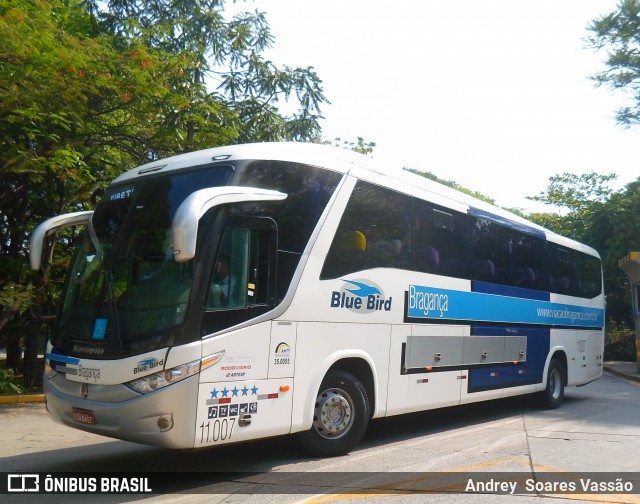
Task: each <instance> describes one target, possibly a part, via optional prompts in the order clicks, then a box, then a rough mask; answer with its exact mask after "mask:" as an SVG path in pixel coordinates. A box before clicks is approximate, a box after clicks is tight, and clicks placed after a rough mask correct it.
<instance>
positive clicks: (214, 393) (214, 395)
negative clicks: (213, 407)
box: [211, 388, 218, 399]
mask: <svg viewBox="0 0 640 504" xmlns="http://www.w3.org/2000/svg"><path fill="white" fill-rule="evenodd" d="M216 397H218V391H217V390H216V389H215V388H214V389H213V390H212V391H211V399H214V398H216Z"/></svg>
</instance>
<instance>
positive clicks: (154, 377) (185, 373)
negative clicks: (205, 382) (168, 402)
mask: <svg viewBox="0 0 640 504" xmlns="http://www.w3.org/2000/svg"><path fill="white" fill-rule="evenodd" d="M199 371H200V359H198V360H196V361H193V362H189V363H187V364H183V365H181V366H176V367H174V368H171V369H167V370H165V371H160V372H159V373H154V374H151V375H147V376H144V377H142V378H137V379H135V380H132V381H130V382H128V383H125V385H126V386H127V387H129V388H131V389H133V390H135V391H136V392H138V393H139V394H148V393H149V392H153V391H154V390H158V389H161V388H163V387H166V386H167V385H173V384H174V383H177V382H179V381H182V380H184V379H185V378H188V377H189V376H192V375H194V374H197V373H198V372H199Z"/></svg>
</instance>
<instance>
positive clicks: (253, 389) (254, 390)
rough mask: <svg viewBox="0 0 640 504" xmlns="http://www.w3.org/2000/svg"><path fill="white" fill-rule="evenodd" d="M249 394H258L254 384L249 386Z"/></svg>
mask: <svg viewBox="0 0 640 504" xmlns="http://www.w3.org/2000/svg"><path fill="white" fill-rule="evenodd" d="M251 395H258V387H256V386H255V385H254V386H253V387H251Z"/></svg>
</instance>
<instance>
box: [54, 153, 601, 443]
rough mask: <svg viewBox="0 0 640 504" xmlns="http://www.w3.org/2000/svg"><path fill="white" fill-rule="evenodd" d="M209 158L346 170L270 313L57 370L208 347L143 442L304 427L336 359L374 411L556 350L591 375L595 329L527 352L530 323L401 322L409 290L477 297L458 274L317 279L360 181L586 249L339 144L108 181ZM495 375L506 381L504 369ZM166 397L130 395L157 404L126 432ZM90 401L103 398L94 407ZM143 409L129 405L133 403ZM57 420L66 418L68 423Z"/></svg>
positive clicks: (400, 409) (163, 363)
mask: <svg viewBox="0 0 640 504" xmlns="http://www.w3.org/2000/svg"><path fill="white" fill-rule="evenodd" d="M216 156H228V158H229V159H232V160H235V159H240V160H242V159H276V160H283V161H292V162H298V163H308V164H311V165H313V166H320V167H326V168H328V169H331V170H333V171H336V172H339V173H341V174H343V175H344V178H343V180H342V182H341V184H340V185H339V189H338V193H337V194H336V195H334V197H333V198H332V200H331V201H330V203H329V205H328V207H327V209H326V210H325V211H324V214H323V217H322V218H321V219H320V221H319V224H318V226H317V228H316V229H315V231H314V232H313V234H312V235H311V239H310V241H309V243H308V245H307V248H306V249H305V251H304V254H303V255H302V257H301V259H300V261H299V265H298V268H297V270H296V271H295V274H294V277H293V281H292V283H291V287H290V288H289V291H288V292H287V294H286V296H285V297H284V299H283V300H282V301H281V303H280V304H279V305H278V306H276V307H275V308H274V309H273V310H272V311H271V312H270V313H267V314H264V315H261V316H259V317H257V318H256V319H255V320H250V321H248V322H245V323H242V324H240V325H238V326H236V327H231V328H228V329H225V330H222V331H220V332H218V333H216V334H211V335H207V336H205V337H204V338H203V339H202V341H197V342H195V343H191V344H189V345H184V346H179V347H174V348H171V349H166V348H165V349H161V350H156V351H154V352H149V353H147V354H144V355H139V356H134V357H130V358H127V359H122V360H120V361H104V360H93V359H77V360H78V362H75V361H74V362H69V363H68V364H67V366H68V367H69V368H73V369H75V370H76V373H75V374H73V373H70V374H67V376H66V380H69V381H71V382H85V383H90V384H91V385H96V386H98V385H100V386H113V387H122V385H120V384H124V383H126V382H128V381H130V380H133V379H135V378H138V377H140V376H144V375H149V374H152V373H154V372H156V371H158V370H161V369H166V370H168V369H171V368H174V367H176V366H179V365H182V364H185V363H187V362H191V361H194V360H198V359H202V361H203V363H204V362H205V360H206V359H207V357H208V356H218V357H219V359H218V360H217V361H216V362H215V363H213V364H212V365H209V366H208V367H205V366H203V370H202V371H201V372H200V373H199V374H198V376H197V378H195V377H192V378H189V379H187V380H185V383H184V384H183V385H180V387H181V388H182V389H184V390H187V388H188V390H189V394H191V397H190V398H182V399H181V400H180V404H181V406H182V407H185V401H186V403H188V404H187V405H188V407H189V408H191V410H190V411H188V412H182V413H180V415H182V419H181V422H183V423H182V424H181V425H180V429H176V431H178V430H179V431H180V432H179V435H177V434H176V435H175V437H173V438H172V437H171V436H173V434H171V432H169V433H166V436H165V440H162V438H161V437H162V436H163V434H154V435H155V436H156V437H158V439H160V440H158V439H155V438H154V440H153V443H154V444H160V445H163V446H171V447H176V446H179V447H185V448H186V447H196V448H199V447H205V446H211V445H216V444H222V443H230V442H235V441H244V440H249V439H257V438H260V437H265V436H274V435H281V434H287V433H291V432H299V431H304V430H307V429H309V428H310V427H311V425H312V421H313V414H314V403H315V402H316V393H317V392H318V390H319V388H320V385H321V383H322V381H323V379H324V377H325V376H326V374H327V372H328V371H329V369H331V368H332V367H334V366H336V365H337V366H338V367H340V362H341V361H342V362H347V361H349V362H353V361H358V362H362V363H364V366H365V367H366V368H367V369H368V370H369V371H370V374H371V383H370V384H369V390H368V395H369V397H368V399H369V401H370V403H371V407H372V408H371V409H372V411H371V413H372V417H373V418H378V417H384V416H390V415H397V414H402V413H407V412H412V411H419V410H425V409H430V408H438V407H443V406H452V405H456V404H460V403H472V402H477V401H482V400H488V399H496V398H500V397H506V396H510V395H517V394H524V393H530V392H534V391H540V390H543V389H544V388H545V383H546V375H547V369H548V367H549V362H550V360H551V358H552V357H553V355H554V354H555V355H560V354H562V355H564V356H566V365H567V385H581V384H585V383H588V382H589V381H592V380H594V379H596V378H598V377H599V376H601V374H602V353H603V331H601V330H593V329H590V330H585V329H582V328H576V329H566V328H562V329H556V328H551V329H550V331H549V335H548V343H547V341H544V344H541V345H542V346H541V348H542V347H543V346H544V345H547V344H548V348H546V347H545V348H544V349H543V350H544V352H543V350H540V351H539V352H538V354H536V353H535V351H537V350H535V348H534V350H535V351H534V352H532V351H531V348H530V347H527V341H528V338H537V337H538V336H537V335H536V334H537V333H536V334H534V332H535V331H533V330H532V331H531V332H529V333H527V332H526V331H521V332H518V330H514V332H513V334H511V333H509V329H505V330H503V328H502V326H508V324H506V323H497V324H496V326H497V328H496V329H495V334H493V333H491V330H492V328H491V327H489V328H488V329H487V331H488V333H487V334H480V335H478V334H474V332H473V326H474V321H466V322H465V321H460V320H457V321H456V320H451V321H447V320H446V319H445V318H443V319H441V320H438V319H437V318H436V319H423V320H408V309H407V298H408V293H409V291H410V286H422V287H424V288H425V289H432V290H435V291H438V292H441V293H458V294H460V296H461V299H472V298H471V297H464V296H465V295H469V296H470V295H471V294H477V293H473V292H472V282H471V281H470V280H465V279H459V278H451V277H446V276H440V275H435V274H429V273H419V272H415V271H406V270H400V269H384V268H375V269H367V270H363V271H359V272H357V273H355V274H349V275H344V276H343V277H340V278H336V279H331V280H320V273H321V271H322V268H323V264H324V261H325V258H326V256H327V253H328V252H329V249H330V246H331V244H332V241H333V238H334V235H335V234H336V229H337V228H338V225H339V223H340V219H341V218H342V215H343V212H344V210H345V208H346V206H347V203H348V201H349V198H350V195H351V192H352V190H353V188H354V187H355V185H356V182H357V181H358V180H366V181H368V182H371V183H373V184H377V185H379V186H383V187H386V188H390V189H393V190H396V191H398V192H401V193H403V194H406V195H410V196H412V197H415V198H419V199H423V200H426V201H430V202H432V203H434V204H437V205H440V206H441V207H445V208H449V209H451V210H452V211H457V212H462V213H464V214H466V213H467V212H468V211H469V209H470V207H471V206H473V207H476V208H480V209H482V210H483V211H487V212H491V213H492V214H495V215H497V216H500V217H501V218H504V219H509V220H511V221H513V222H516V223H518V224H521V225H525V224H526V226H529V227H530V228H532V229H535V230H537V231H538V232H540V233H544V234H545V236H546V237H547V240H549V241H551V242H553V243H558V244H562V245H563V246H566V247H568V248H571V249H572V250H579V251H582V252H584V253H587V254H591V255H594V256H597V253H596V252H595V251H593V250H592V249H590V248H589V247H587V246H585V245H581V244H579V243H576V242H574V241H572V240H569V239H567V238H563V237H560V236H557V235H555V234H553V233H551V232H549V231H546V230H543V229H542V228H541V227H540V226H537V225H535V224H532V223H530V222H527V221H526V220H524V219H522V218H521V217H518V216H514V215H512V214H510V213H508V212H506V211H504V210H501V209H498V208H495V207H493V206H491V205H488V204H487V203H485V202H481V201H478V200H475V199H473V198H471V197H470V196H468V195H465V194H463V193H461V192H458V191H455V190H453V189H450V188H446V187H442V186H440V185H438V184H436V183H433V182H431V181H429V180H427V179H424V178H422V177H418V176H415V175H413V174H410V173H407V172H406V171H403V170H394V169H389V168H388V167H386V166H381V165H377V164H376V163H375V162H374V161H372V160H370V159H368V158H364V157H362V156H357V155H355V154H353V153H350V152H348V151H340V150H333V149H326V148H324V147H318V146H306V145H299V144H283V145H279V144H276V145H247V146H232V147H224V148H217V149H211V150H208V151H201V152H198V153H192V154H186V155H182V156H176V157H174V158H171V159H168V160H163V161H159V162H155V163H151V164H149V165H145V166H143V167H140V168H137V169H135V170H131V171H129V172H127V173H125V174H123V175H122V176H120V177H119V178H118V179H117V180H116V182H120V181H128V180H134V179H136V178H137V177H145V176H147V175H146V173H154V174H155V173H157V172H158V171H159V170H161V171H162V172H163V173H164V172H168V171H171V170H180V169H182V168H187V167H191V166H194V165H201V164H205V163H209V162H211V159H212V158H215V157H216ZM157 167H160V168H157ZM156 168H157V169H156ZM354 283H360V284H363V285H366V286H367V287H369V288H371V289H375V291H376V292H377V293H378V294H376V295H373V296H369V297H367V296H357V295H353V294H352V292H351V290H349V289H350V287H353V284H354ZM441 295H451V298H452V300H453V294H441ZM483 295H484V294H483ZM487 295H488V294H487ZM495 297H496V298H500V297H501V296H500V295H495ZM447 299H448V298H447ZM603 299H604V296H603V294H600V295H599V296H598V297H596V298H594V299H591V300H586V299H579V298H575V297H568V296H560V295H555V294H552V295H551V296H550V300H549V301H548V302H547V301H545V302H546V303H548V304H549V306H551V303H557V304H559V305H566V306H569V307H571V306H573V307H583V308H585V309H594V310H601V309H602V308H603ZM452 305H453V301H452ZM545 306H546V305H545ZM441 309H442V307H441ZM447 309H448V308H447ZM500 324H502V325H500ZM485 325H486V324H485ZM516 325H517V324H516ZM530 325H531V324H530ZM534 329H535V327H534ZM504 331H506V332H504ZM536 348H537V347H536ZM534 363H536V364H535V365H534ZM145 366H146V367H145ZM494 367H495V368H496V369H497V370H496V369H494ZM498 368H499V369H498ZM484 369H489V371H488V373H489V374H486V375H479V374H478V373H479V371H482V370H484ZM534 371H535V372H536V373H538V374H536V375H535V378H533V377H532V378H531V379H530V380H527V373H532V372H534ZM505 373H506V374H508V375H509V376H510V377H512V378H509V377H507V378H505V376H506V374H505ZM493 378H495V379H496V381H495V384H493V383H494V382H492V381H491V380H492V379H493ZM501 380H502V381H501ZM518 380H520V381H518ZM58 381H59V382H60V383H58V384H57V385H55V387H54V388H55V391H53V392H52V393H53V395H54V396H55V397H56V399H55V409H56V410H57V411H59V413H58V414H59V415H60V416H61V417H63V416H64V415H65V414H66V413H64V412H63V410H64V408H65V407H66V406H68V405H70V404H74V405H80V406H81V405H82V404H83V402H82V399H81V398H80V395H79V394H80V392H79V390H80V389H79V387H78V392H75V388H74V389H73V390H74V392H73V394H75V396H74V398H73V399H64V398H63V397H62V395H63V394H64V393H66V394H67V395H68V396H70V395H71V392H70V391H71V389H70V388H69V387H68V384H66V383H62V381H61V380H59V379H58ZM361 381H362V380H361ZM186 382H189V385H187V384H186ZM472 382H473V383H472ZM474 384H475V385H474ZM53 385H54V384H53V382H52V386H53ZM73 386H74V387H75V385H73ZM65 387H67V388H65ZM172 387H174V386H171V387H168V389H169V388H172ZM168 389H167V390H168ZM61 391H62V392H61ZM127 393H128V392H127ZM165 393H166V394H167V396H168V395H169V392H162V391H157V392H153V393H151V394H149V397H141V398H137V399H135V400H138V401H139V402H141V403H143V402H145V401H146V403H147V404H150V403H152V401H155V402H153V403H152V404H153V405H154V407H153V408H152V411H150V415H149V416H148V418H146V419H141V420H139V422H138V424H137V425H136V426H129V427H128V428H129V429H132V430H136V429H137V430H140V431H142V430H144V429H145V428H148V429H149V430H151V431H154V429H155V431H157V428H155V426H154V422H155V421H156V417H158V416H162V415H176V413H175V411H174V409H173V408H172V407H171V406H168V407H166V408H165V409H166V411H165V410H162V409H161V408H159V407H156V406H155V405H156V404H159V403H160V401H159V400H158V399H153V396H154V395H155V396H156V397H158V396H162V395H164V394H165ZM103 395H104V394H103ZM174 397H175V396H174ZM65 400H66V401H67V402H66V403H65ZM133 401H134V399H131V402H133ZM65 404H66V406H65ZM121 404H122V406H121V411H122V412H124V414H128V413H126V411H127V408H128V406H127V405H126V401H125V402H123V403H121ZM92 407H94V408H96V409H97V410H100V408H104V407H103V406H100V405H98V404H94V405H93V406H92ZM144 407H145V406H137V407H136V411H137V412H139V411H142V410H143V409H144ZM65 422H66V423H67V424H72V422H70V421H69V420H68V419H66V420H65ZM132 422H133V421H132ZM133 423H134V424H135V422H133ZM149 425H151V427H149ZM82 428H86V429H87V430H91V431H92V432H98V433H102V434H106V435H115V434H114V433H113V431H114V430H116V427H112V426H109V427H108V428H105V429H102V426H100V425H96V426H93V427H86V426H83V427H82ZM155 431H154V432H155ZM120 437H126V436H124V435H122V434H121V435H120ZM134 437H135V439H134V440H138V441H139V440H141V439H144V435H136V436H134ZM185 438H188V439H189V441H188V443H185V441H184V440H185Z"/></svg>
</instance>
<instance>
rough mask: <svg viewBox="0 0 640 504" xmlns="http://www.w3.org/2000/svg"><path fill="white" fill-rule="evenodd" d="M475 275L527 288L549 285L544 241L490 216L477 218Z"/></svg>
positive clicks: (494, 281) (475, 278)
mask: <svg viewBox="0 0 640 504" xmlns="http://www.w3.org/2000/svg"><path fill="white" fill-rule="evenodd" d="M472 245H473V262H472V269H473V279H474V280H481V281H484V282H493V283H497V284H501V285H510V286H514V287H522V288H525V289H536V290H544V289H546V285H547V281H546V276H545V274H544V269H545V268H544V250H545V242H544V240H543V239H542V238H537V237H535V236H530V235H528V234H525V233H522V232H520V231H517V230H515V229H511V228H509V227H506V226H502V225H500V224H498V223H496V222H493V221H490V220H488V219H482V218H477V219H474V226H473V244H472Z"/></svg>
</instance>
